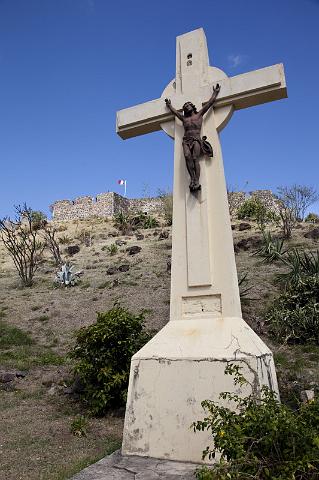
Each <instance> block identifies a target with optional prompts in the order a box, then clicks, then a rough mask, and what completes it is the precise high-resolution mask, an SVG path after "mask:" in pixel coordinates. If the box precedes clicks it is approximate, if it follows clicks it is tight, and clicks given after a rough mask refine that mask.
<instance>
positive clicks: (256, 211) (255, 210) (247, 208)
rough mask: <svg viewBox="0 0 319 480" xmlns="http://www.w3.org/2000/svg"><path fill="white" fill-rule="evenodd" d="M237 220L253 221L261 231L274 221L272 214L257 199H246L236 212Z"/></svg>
mask: <svg viewBox="0 0 319 480" xmlns="http://www.w3.org/2000/svg"><path fill="white" fill-rule="evenodd" d="M237 218H238V219H239V220H254V221H256V222H257V223H258V225H259V227H260V228H261V229H263V228H264V226H265V224H266V223H268V222H271V221H272V220H273V219H274V214H273V212H272V211H271V210H269V208H267V207H266V206H265V205H264V204H263V203H262V201H261V200H260V199H259V198H254V197H252V198H248V199H247V200H246V201H245V202H244V203H243V204H242V205H241V207H239V209H238V211H237Z"/></svg>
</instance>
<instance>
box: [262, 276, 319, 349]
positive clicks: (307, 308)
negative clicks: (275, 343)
mask: <svg viewBox="0 0 319 480" xmlns="http://www.w3.org/2000/svg"><path fill="white" fill-rule="evenodd" d="M266 323H267V324H268V327H269V330H270V332H271V334H272V335H273V336H274V337H275V338H276V339H277V340H279V341H283V340H285V341H288V342H290V343H307V342H314V343H316V344H317V345H319V276H318V275H313V276H304V277H303V278H302V279H300V280H299V282H298V283H292V284H291V285H290V286H289V287H288V288H287V290H286V291H285V292H284V293H282V294H281V295H280V296H279V297H278V298H277V299H275V301H274V303H273V305H272V306H271V307H270V309H269V310H268V312H267V314H266Z"/></svg>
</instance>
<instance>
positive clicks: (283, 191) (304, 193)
mask: <svg viewBox="0 0 319 480" xmlns="http://www.w3.org/2000/svg"><path fill="white" fill-rule="evenodd" d="M278 198H279V199H280V203H282V204H283V206H284V207H285V208H286V209H289V210H290V211H291V212H292V215H293V217H294V218H295V219H296V220H298V221H302V220H303V219H304V218H305V214H306V210H307V208H309V207H310V206H311V205H312V204H314V203H315V202H316V201H317V200H319V195H318V192H317V191H316V189H315V188H313V187H308V186H306V185H297V184H294V185H292V186H291V187H278Z"/></svg>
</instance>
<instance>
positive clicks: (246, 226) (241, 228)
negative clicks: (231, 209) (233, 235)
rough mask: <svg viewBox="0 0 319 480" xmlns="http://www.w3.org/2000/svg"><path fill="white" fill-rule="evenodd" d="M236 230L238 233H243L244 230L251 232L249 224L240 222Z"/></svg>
mask: <svg viewBox="0 0 319 480" xmlns="http://www.w3.org/2000/svg"><path fill="white" fill-rule="evenodd" d="M238 230H239V231H240V232H243V231H244V230H251V225H250V223H247V222H242V223H240V224H239V225H238Z"/></svg>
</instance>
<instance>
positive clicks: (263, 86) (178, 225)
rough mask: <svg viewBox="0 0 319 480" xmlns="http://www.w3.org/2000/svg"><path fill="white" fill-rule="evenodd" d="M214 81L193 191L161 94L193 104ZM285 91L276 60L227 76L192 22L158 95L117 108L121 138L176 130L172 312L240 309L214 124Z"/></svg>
mask: <svg viewBox="0 0 319 480" xmlns="http://www.w3.org/2000/svg"><path fill="white" fill-rule="evenodd" d="M216 82H219V84H220V86H221V90H220V93H219V96H218V97H217V101H216V103H215V105H214V110H213V111H211V112H209V113H208V114H207V115H206V117H205V119H204V126H203V132H202V134H203V135H206V136H207V138H208V140H209V141H210V142H211V143H212V145H213V149H214V152H215V154H214V158H213V159H210V158H207V157H206V158H204V159H203V160H202V161H201V165H202V168H201V179H200V181H201V183H202V191H201V193H200V194H199V195H198V196H194V194H192V193H190V192H189V189H188V181H187V178H188V173H187V171H186V164H185V159H184V156H183V151H182V137H183V127H182V125H181V122H180V121H179V120H178V119H176V118H173V116H172V114H171V113H170V111H169V110H168V108H167V107H166V105H165V102H164V99H165V98H166V97H169V98H170V99H171V101H172V105H173V106H174V107H175V108H177V109H182V105H183V104H184V103H185V102H186V101H191V102H193V103H194V104H195V105H196V106H197V108H198V109H199V108H201V106H202V105H203V104H205V102H207V101H208V99H209V98H210V96H211V94H212V87H213V85H214V84H216ZM286 95H287V92H286V84H285V76H284V70H283V66H282V64H279V65H274V66H271V67H266V68H262V69H260V70H255V71H252V72H249V73H245V74H242V75H238V76H235V77H232V78H228V77H227V76H226V74H225V73H224V72H222V71H221V70H220V69H218V68H216V67H210V66H209V59H208V50H207V44H206V37H205V34H204V31H203V29H198V30H195V31H193V32H190V33H186V34H185V35H181V36H179V37H177V43H176V76H175V79H173V80H172V81H171V82H170V83H169V84H168V86H167V87H166V88H165V90H164V92H163V93H162V96H161V98H159V99H156V100H152V101H150V102H146V103H143V104H141V105H137V106H135V107H131V108H127V109H125V110H120V111H119V112H118V113H117V132H118V134H119V135H120V136H121V137H122V138H124V139H126V138H130V137H133V136H136V135H142V134H145V133H150V132H153V131H156V130H160V129H163V130H164V131H165V132H167V133H168V134H169V135H170V136H172V137H175V152H174V188H173V194H174V201H173V204H174V218H173V245H172V288H171V319H174V320H176V319H179V318H183V316H187V315H188V314H189V313H190V312H189V310H192V312H193V315H200V314H201V312H200V310H202V309H204V310H207V309H208V311H212V313H213V312H214V314H215V315H220V314H223V315H225V316H241V309H240V301H239V294H238V284H237V275H236V268H235V261H234V254H233V244H232V235H231V229H230V220H229V213H228V203H227V192H226V185H225V179H224V171H223V162H222V153H221V148H220V142H219V136H218V132H219V131H220V130H221V129H222V128H223V127H224V126H225V125H226V123H227V122H228V120H229V119H230V117H231V116H232V114H233V112H234V110H239V109H242V108H247V107H251V106H254V105H258V104H260V103H265V102H270V101H272V100H278V99H280V98H283V97H286ZM194 292H196V293H194ZM198 292H201V296H207V298H206V299H203V301H202V302H200V303H198V302H196V303H197V307H196V305H194V304H193V300H192V297H194V296H195V297H197V296H198ZM208 296H209V297H210V298H208ZM203 302H204V304H202V303H203ZM196 308H197V309H200V310H198V311H196ZM202 313H205V312H202Z"/></svg>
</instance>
